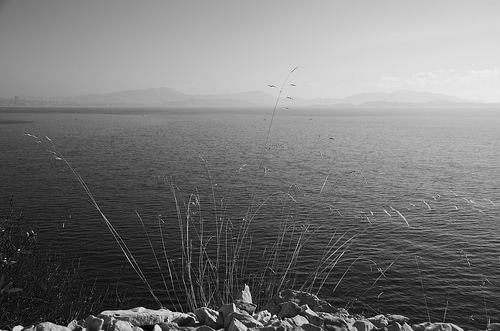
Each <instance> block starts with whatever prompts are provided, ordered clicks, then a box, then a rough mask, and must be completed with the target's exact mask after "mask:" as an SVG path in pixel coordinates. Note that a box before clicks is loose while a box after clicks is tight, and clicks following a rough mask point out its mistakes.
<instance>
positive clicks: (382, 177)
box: [0, 108, 500, 326]
mask: <svg viewBox="0 0 500 331" xmlns="http://www.w3.org/2000/svg"><path fill="white" fill-rule="evenodd" d="M272 113H273V112H272V110H268V109H259V110H255V109H168V110H164V109H137V108H135V109H132V108H127V109H110V108H105V109H99V108H37V109H23V108H12V109H2V110H0V139H1V142H2V143H1V144H0V162H1V164H2V166H1V170H0V182H1V187H0V194H1V199H2V202H1V206H0V209H1V210H2V211H3V214H5V213H7V210H8V209H9V200H10V198H11V197H12V196H13V197H14V203H15V209H16V210H18V211H22V212H23V215H24V218H25V219H27V220H29V222H30V224H32V225H33V226H34V227H35V228H36V231H37V233H38V240H39V242H51V243H52V244H57V245H60V246H61V247H63V248H64V249H65V250H66V251H67V252H68V253H71V254H75V255H78V256H79V257H81V258H82V261H83V264H84V265H85V266H86V268H87V269H88V271H87V272H88V273H89V277H97V279H98V281H102V282H110V281H112V280H113V279H116V278H117V277H118V278H119V280H120V282H121V283H123V284H127V285H129V286H131V287H133V288H134V293H135V296H136V298H137V300H138V301H139V302H142V305H144V306H148V307H151V308H155V302H154V301H153V300H152V298H151V295H150V294H149V292H148V291H147V289H146V288H145V287H144V285H143V284H142V282H141V281H140V280H139V279H138V277H137V275H136V274H135V273H134V271H133V270H132V269H131V268H130V266H129V265H128V262H127V260H126V259H125V257H124V256H123V254H122V252H121V251H120V249H119V247H118V245H117V243H116V242H115V240H114V239H113V236H112V235H111V233H110V231H109V230H108V228H107V227H106V225H105V223H104V221H103V219H102V217H101V215H100V214H99V213H98V212H97V211H96V210H95V208H94V207H93V205H92V203H91V202H90V199H89V197H88V196H87V195H86V194H85V192H84V190H83V189H82V187H81V185H80V184H79V182H78V181H77V180H76V179H75V175H74V174H73V173H72V171H71V169H70V168H69V167H68V165H67V164H65V163H64V162H63V161H62V160H60V159H58V158H56V157H55V155H54V154H53V152H54V149H57V150H58V151H59V152H60V153H61V154H62V155H63V156H64V158H65V159H66V160H67V161H68V162H69V164H70V165H71V167H73V168H74V170H76V171H77V172H78V173H79V174H80V176H81V178H82V179H83V180H84V181H85V183H86V184H87V185H88V187H89V189H90V191H91V193H92V196H93V198H94V199H95V200H96V201H97V203H98V204H99V206H100V208H101V210H102V212H103V213H104V215H105V216H106V217H107V219H108V220H109V221H110V222H111V223H112V225H113V226H114V227H115V229H116V230H117V231H118V233H119V234H120V235H121V236H122V238H123V239H124V241H125V242H126V243H127V245H128V246H129V248H130V249H131V251H133V253H134V255H135V256H136V257H137V258H138V260H139V261H140V263H141V265H142V266H143V268H144V270H149V275H150V276H151V282H152V287H153V288H160V289H161V288H163V285H162V283H161V280H160V279H159V278H158V271H156V270H155V268H154V267H155V265H154V256H153V255H152V252H151V248H150V246H149V244H148V242H147V240H146V235H145V233H144V231H143V230H142V225H141V222H140V220H139V216H140V218H141V219H142V220H143V221H144V222H145V224H146V227H147V228H148V229H149V230H148V231H149V233H157V232H158V231H157V230H155V229H157V228H156V226H157V224H158V222H159V221H160V219H161V222H164V223H163V224H165V225H164V226H166V229H168V230H169V231H166V232H164V233H163V234H164V238H166V239H165V243H166V245H167V250H168V251H169V252H170V253H171V254H173V255H174V256H175V254H177V253H176V252H178V250H179V249H178V247H179V245H180V242H179V239H178V219H177V216H176V206H175V201H174V197H173V192H174V193H175V194H176V197H177V198H178V199H179V201H181V202H180V204H181V205H182V204H183V203H188V202H189V199H190V197H191V198H192V197H193V195H192V194H198V197H200V199H202V201H201V202H200V203H201V204H204V205H205V206H211V207H204V208H205V210H206V209H208V210H211V209H212V208H213V205H214V204H215V205H216V206H226V209H225V214H224V217H226V218H227V219H230V220H231V221H232V222H235V223H236V222H240V221H242V220H244V218H245V217H247V216H248V214H247V212H248V211H249V210H250V209H251V208H253V207H254V206H262V208H261V209H259V210H258V212H257V213H255V217H254V221H253V222H254V223H253V225H252V228H254V231H255V232H254V233H253V235H254V237H255V238H254V239H253V240H254V244H253V245H254V247H255V249H256V250H258V245H261V246H264V245H266V241H265V239H264V238H267V237H266V235H269V234H273V232H277V231H278V224H279V221H280V217H281V216H280V215H283V213H282V212H278V213H277V212H276V211H277V210H279V208H280V206H282V202H283V197H284V196H286V195H283V194H281V197H282V198H281V200H280V198H279V197H277V196H279V194H277V192H282V193H283V192H285V193H287V194H289V197H290V200H288V203H290V205H293V209H290V211H289V212H287V216H289V217H292V218H293V221H294V222H302V223H303V224H304V226H306V224H307V225H312V226H315V229H319V230H317V232H315V233H314V237H313V239H311V240H309V241H308V243H307V245H308V246H307V247H306V249H305V250H306V251H307V252H308V258H309V259H310V260H311V261H314V260H315V259H316V258H317V257H319V256H321V255H322V254H323V251H322V250H323V249H324V245H323V244H325V243H326V242H328V240H329V238H331V237H332V236H333V235H334V234H337V233H340V232H336V231H345V232H348V231H352V232H351V233H355V234H356V235H357V237H356V240H355V241H354V242H353V243H352V245H351V246H349V249H348V250H347V252H346V253H345V256H344V258H343V260H342V263H339V265H338V266H336V269H335V271H334V272H333V273H332V275H331V277H330V278H329V280H328V281H327V282H326V283H325V285H324V287H323V288H322V291H321V292H320V293H319V296H320V297H322V298H324V299H327V300H329V301H330V302H332V303H333V304H334V305H335V306H338V307H347V308H349V309H350V310H352V311H355V312H360V313H364V314H366V315H375V314H376V313H379V312H380V313H399V314H404V315H407V316H409V317H411V318H412V322H420V321H425V320H427V319H428V316H430V318H431V319H432V320H433V321H442V320H443V318H444V317H446V320H447V321H450V322H455V323H459V324H461V325H480V326H484V325H485V324H486V320H487V319H491V320H496V319H497V318H498V314H499V312H500V306H499V305H500V294H499V285H500V276H499V274H498V268H499V266H500V246H499V243H500V238H499V235H498V233H499V230H500V225H499V216H498V215H499V213H498V211H499V204H500V179H499V178H500V177H499V170H500V168H499V167H500V166H499V165H500V152H498V151H499V150H500V113H499V112H495V111H485V110H477V109H470V110H453V109H447V110H442V109H441V110H435V109H425V110H418V109H413V110H407V109H398V110H391V111H387V110H380V109H368V110H363V111H361V110H338V109H337V110H328V109H321V110H318V109H301V110H288V111H285V110H281V109H278V111H277V112H276V114H275V116H274V117H273V116H272ZM47 138H49V139H50V141H49V140H48V139H47ZM52 143H53V145H52ZM172 190H173V191H172ZM275 194H276V197H277V198H276V199H275V198H274V197H275ZM269 197H273V198H272V199H269V200H268V198H269ZM292 198H293V200H292ZM214 200H215V201H216V202H215V203H214V202H213V201H214ZM211 212H212V211H210V212H208V213H207V214H208V215H207V217H211V216H210V213H211ZM219 212H220V211H219ZM138 215H139V216H138ZM219 215H222V214H219ZM259 238H260V239H259ZM154 240H156V239H153V241H154ZM155 245H161V242H155ZM340 278H341V279H342V281H341V282H340V283H339V282H338V280H339V279H340ZM160 297H161V294H160Z"/></svg>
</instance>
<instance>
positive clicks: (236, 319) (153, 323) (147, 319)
mask: <svg viewBox="0 0 500 331" xmlns="http://www.w3.org/2000/svg"><path fill="white" fill-rule="evenodd" d="M256 308H257V306H256V305H255V304H254V303H253V302H252V296H251V293H250V289H249V288H248V286H245V288H244V289H243V290H242V291H241V293H239V294H238V295H237V299H236V300H235V301H234V303H231V304H225V305H223V306H222V307H220V308H219V309H218V310H214V309H210V308H207V307H202V308H198V309H196V310H195V311H194V312H191V313H181V312H174V311H171V310H168V309H158V310H152V309H146V308H143V307H137V308H133V309H130V310H106V311H103V312H101V313H100V314H98V315H97V316H93V315H90V316H88V317H87V318H85V319H82V320H73V321H71V322H70V323H69V324H68V325H67V326H61V325H56V324H53V323H51V322H44V323H39V324H37V325H31V326H22V325H19V326H16V327H14V328H13V329H12V331H101V330H103V331H215V330H221V331H222V330H225V331H285V330H294V331H323V330H324V331H464V329H462V328H461V327H459V326H457V325H455V324H453V323H430V322H424V323H420V324H412V325H411V326H410V324H408V322H409V319H408V318H407V317H405V316H402V315H393V314H388V315H382V314H380V315H376V316H372V317H364V316H361V315H350V314H349V312H348V311H347V310H345V309H343V308H335V307H333V306H331V305H330V304H329V303H328V302H326V301H324V300H321V299H319V298H318V297H317V296H315V295H313V294H310V293H307V292H300V291H293V290H286V291H283V292H281V293H280V294H279V295H278V296H276V297H275V298H273V299H272V300H271V301H270V302H268V303H267V304H266V305H265V306H264V307H262V310H259V311H257V310H256ZM486 330H488V331H500V323H492V324H489V325H488V326H487V328H486ZM0 331H1V330H0Z"/></svg>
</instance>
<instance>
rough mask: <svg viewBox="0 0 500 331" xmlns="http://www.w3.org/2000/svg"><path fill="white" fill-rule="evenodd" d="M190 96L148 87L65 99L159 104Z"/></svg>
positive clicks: (79, 101)
mask: <svg viewBox="0 0 500 331" xmlns="http://www.w3.org/2000/svg"><path fill="white" fill-rule="evenodd" d="M188 98H190V96H189V95H186V94H184V93H181V92H177V91H175V90H172V89H169V88H165V87H163V88H148V89H145V90H131V91H121V92H113V93H107V94H86V95H80V96H75V97H69V98H65V100H66V101H72V102H76V103H81V104H92V103H96V104H137V105H139V104H141V105H157V104H161V103H165V102H173V101H180V100H185V99H188Z"/></svg>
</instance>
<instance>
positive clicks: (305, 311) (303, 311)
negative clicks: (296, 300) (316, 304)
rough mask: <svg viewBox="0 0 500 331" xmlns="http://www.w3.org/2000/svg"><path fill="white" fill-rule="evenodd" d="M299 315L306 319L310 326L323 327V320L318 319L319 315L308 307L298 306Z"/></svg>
mask: <svg viewBox="0 0 500 331" xmlns="http://www.w3.org/2000/svg"><path fill="white" fill-rule="evenodd" d="M300 315H302V316H304V317H305V318H307V320H308V321H309V323H310V324H313V325H316V326H321V325H323V319H322V318H321V317H319V315H318V314H317V313H316V312H315V311H314V310H312V309H311V308H309V306H308V305H302V306H300Z"/></svg>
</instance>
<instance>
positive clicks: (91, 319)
mask: <svg viewBox="0 0 500 331" xmlns="http://www.w3.org/2000/svg"><path fill="white" fill-rule="evenodd" d="M103 323H104V320H103V319H102V318H99V317H95V316H94V315H89V316H87V318H86V319H85V322H84V323H83V327H84V328H85V329H87V331H99V330H101V329H102V325H103Z"/></svg>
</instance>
